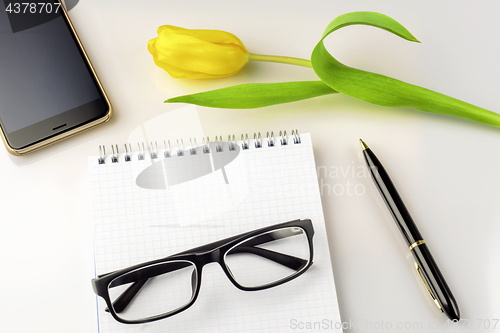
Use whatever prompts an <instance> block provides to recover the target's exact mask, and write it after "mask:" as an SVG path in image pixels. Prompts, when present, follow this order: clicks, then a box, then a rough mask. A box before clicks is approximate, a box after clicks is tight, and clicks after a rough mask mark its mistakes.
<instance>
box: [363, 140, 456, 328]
mask: <svg viewBox="0 0 500 333" xmlns="http://www.w3.org/2000/svg"><path fill="white" fill-rule="evenodd" d="M359 141H360V143H361V148H362V149H363V155H364V157H365V161H366V164H367V165H368V169H369V170H370V173H371V175H372V178H373V181H374V182H375V185H376V186H377V188H378V190H379V192H380V194H381V195H382V197H383V198H384V201H385V203H386V204H387V207H388V208H389V211H390V212H391V215H392V217H393V218H394V220H395V221H396V224H397V226H398V228H399V230H400V231H401V234H402V235H403V238H404V239H405V241H406V244H407V245H408V247H409V249H410V251H411V252H412V254H413V258H414V259H415V260H414V262H413V264H414V266H415V269H416V271H417V273H418V275H419V276H420V279H421V280H422V283H423V284H424V287H425V289H426V290H427V292H428V294H429V296H430V297H431V298H432V301H433V302H434V304H436V306H437V307H438V309H439V310H441V312H444V313H445V314H446V316H447V317H448V318H450V319H451V320H456V321H459V320H460V310H459V309H458V305H457V301H456V300H455V297H453V294H452V293H451V290H450V288H449V287H448V285H447V284H446V281H445V280H444V277H443V275H442V274H441V272H440V271H439V268H438V266H437V265H436V262H435V261H434V259H433V258H432V255H431V253H430V251H429V249H428V248H427V245H426V244H425V241H424V239H423V237H422V235H421V234H420V232H419V231H418V228H417V226H416V225H415V222H413V219H412V218H411V216H410V213H409V212H408V210H407V209H406V207H405V205H404V203H403V200H402V199H401V197H400V196H399V194H398V191H397V190H396V187H394V184H393V183H392V181H391V179H390V178H389V175H388V174H387V172H386V171H385V169H384V167H383V166H382V164H381V163H380V161H379V160H378V158H377V157H376V156H375V154H374V153H373V152H372V151H371V149H370V148H368V146H367V145H366V143H364V142H363V140H361V139H360V140H359Z"/></svg>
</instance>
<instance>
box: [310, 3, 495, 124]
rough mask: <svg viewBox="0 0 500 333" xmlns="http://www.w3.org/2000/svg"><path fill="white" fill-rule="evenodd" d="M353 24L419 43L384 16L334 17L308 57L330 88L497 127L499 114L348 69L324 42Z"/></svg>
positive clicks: (369, 13) (363, 13)
mask: <svg viewBox="0 0 500 333" xmlns="http://www.w3.org/2000/svg"><path fill="white" fill-rule="evenodd" d="M355 24H364V25H370V26H374V27H377V28H380V29H384V30H387V31H389V32H391V33H393V34H395V35H397V36H399V37H401V38H404V39H406V40H409V41H413V42H418V40H417V39H416V38H415V37H413V35H412V34H411V33H410V32H408V30H406V29H405V28H404V27H403V26H402V25H401V24H399V23H398V22H396V21H395V20H393V19H392V18H390V17H388V16H386V15H383V14H379V13H374V12H353V13H347V14H344V15H341V16H339V17H337V18H336V19H335V20H333V21H332V22H331V23H330V24H329V25H328V27H327V29H326V30H325V32H324V34H323V38H322V39H321V40H320V41H319V42H318V44H317V45H316V47H315V48H314V50H313V53H312V55H311V63H312V66H313V69H314V71H315V72H316V74H317V75H318V77H319V78H320V79H321V80H322V81H323V82H324V83H326V84H327V85H328V86H330V87H331V88H332V89H334V90H336V91H338V92H340V93H343V94H346V95H349V96H352V97H355V98H358V99H361V100H363V101H366V102H369V103H373V104H377V105H382V106H391V107H400V106H409V107H413V108H415V109H417V110H421V111H426V112H432V113H438V114H443V115H449V116H454V117H460V118H463V119H468V120H472V121H477V122H480V123H483V124H488V125H493V126H497V127H500V115H499V114H497V113H495V112H492V111H489V110H486V109H483V108H480V107H477V106H475V105H472V104H469V103H466V102H463V101H460V100H458V99H455V98H452V97H449V96H446V95H443V94H440V93H437V92H435V91H432V90H429V89H425V88H422V87H419V86H415V85H412V84H409V83H406V82H403V81H400V80H396V79H393V78H390V77H387V76H384V75H380V74H375V73H371V72H367V71H363V70H359V69H355V68H352V67H348V66H346V65H344V64H342V63H340V62H339V61H337V59H335V58H334V57H333V56H332V55H331V54H330V53H329V52H328V51H327V50H326V48H325V46H324V44H323V40H324V39H325V38H326V37H327V36H328V35H330V34H331V33H332V32H334V31H335V30H338V29H340V28H342V27H345V26H349V25H355Z"/></svg>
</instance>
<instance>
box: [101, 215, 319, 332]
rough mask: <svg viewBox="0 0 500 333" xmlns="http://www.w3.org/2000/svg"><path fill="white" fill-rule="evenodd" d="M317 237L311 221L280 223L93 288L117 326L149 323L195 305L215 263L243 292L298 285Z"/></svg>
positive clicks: (124, 272)
mask: <svg viewBox="0 0 500 333" xmlns="http://www.w3.org/2000/svg"><path fill="white" fill-rule="evenodd" d="M313 235H314V229H313V225H312V222H311V220H294V221H290V222H285V223H280V224H276V225H273V226H269V227H265V228H261V229H258V230H254V231H250V232H246V233H243V234H241V235H237V236H233V237H229V238H226V239H223V240H220V241H216V242H214V243H210V244H207V245H203V246H200V247H196V248H194V249H191V250H187V251H184V252H181V253H178V254H174V255H171V256H168V257H166V258H163V259H158V260H153V261H148V262H145V263H143V264H139V265H135V266H131V267H128V268H124V269H121V270H118V271H115V272H111V273H107V274H103V275H100V276H99V277H98V278H95V279H92V287H93V288H94V292H95V293H96V294H97V295H98V296H100V297H102V298H103V299H104V300H105V301H106V305H107V308H106V310H105V311H107V312H109V313H110V314H111V315H112V316H113V317H114V318H115V319H116V320H117V321H119V322H121V323H125V324H140V323H147V322H151V321H155V320H159V319H163V318H167V317H170V316H173V315H175V314H178V313H179V312H182V311H184V310H186V309H187V308H189V307H190V306H191V305H193V304H194V302H195V301H196V299H197V297H198V294H199V291H200V286H201V276H202V274H201V273H202V269H203V266H205V265H206V264H209V263H212V262H217V263H218V264H219V265H220V266H221V267H222V270H223V271H224V272H225V273H226V275H227V277H228V279H229V280H230V281H231V282H232V283H233V284H234V285H235V286H236V287H237V288H239V289H241V290H244V291H255V290H263V289H267V288H272V287H276V286H278V285H280V284H283V283H285V282H288V281H290V280H293V279H295V278H296V277H298V276H300V275H301V274H303V273H304V272H305V271H306V270H307V269H308V268H309V267H311V265H312V259H313V243H312V237H313Z"/></svg>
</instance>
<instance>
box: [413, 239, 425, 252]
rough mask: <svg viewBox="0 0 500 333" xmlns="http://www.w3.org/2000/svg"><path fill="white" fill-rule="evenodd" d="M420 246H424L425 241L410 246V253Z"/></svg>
mask: <svg viewBox="0 0 500 333" xmlns="http://www.w3.org/2000/svg"><path fill="white" fill-rule="evenodd" d="M422 244H425V241H424V240H423V239H421V240H419V241H416V242H415V243H413V244H411V245H410V251H411V250H413V249H414V248H416V247H417V246H419V245H422Z"/></svg>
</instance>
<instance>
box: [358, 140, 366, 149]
mask: <svg viewBox="0 0 500 333" xmlns="http://www.w3.org/2000/svg"><path fill="white" fill-rule="evenodd" d="M359 144H360V145H361V149H362V150H365V149H368V145H367V144H366V143H365V142H364V141H363V140H361V139H359Z"/></svg>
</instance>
